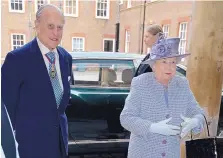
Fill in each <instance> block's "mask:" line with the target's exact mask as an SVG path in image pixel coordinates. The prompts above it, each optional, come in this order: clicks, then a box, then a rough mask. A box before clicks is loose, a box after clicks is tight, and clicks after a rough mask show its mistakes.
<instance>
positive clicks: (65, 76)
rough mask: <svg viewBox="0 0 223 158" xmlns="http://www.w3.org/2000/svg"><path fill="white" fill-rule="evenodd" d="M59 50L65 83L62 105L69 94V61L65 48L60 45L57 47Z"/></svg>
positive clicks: (61, 70)
mask: <svg viewBox="0 0 223 158" xmlns="http://www.w3.org/2000/svg"><path fill="white" fill-rule="evenodd" d="M57 52H58V54H59V62H60V72H61V79H62V83H63V89H64V91H63V97H62V99H61V102H60V106H59V107H61V105H64V104H63V102H64V98H66V96H67V95H68V93H67V91H68V70H67V69H68V67H67V66H68V63H67V62H68V61H67V60H66V55H65V54H64V52H63V50H62V49H61V48H59V47H57Z"/></svg>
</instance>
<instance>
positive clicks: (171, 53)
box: [142, 38, 190, 64]
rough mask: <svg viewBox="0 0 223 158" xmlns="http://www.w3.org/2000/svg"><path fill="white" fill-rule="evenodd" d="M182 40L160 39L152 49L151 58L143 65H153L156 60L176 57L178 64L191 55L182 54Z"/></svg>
mask: <svg viewBox="0 0 223 158" xmlns="http://www.w3.org/2000/svg"><path fill="white" fill-rule="evenodd" d="M179 43H180V38H162V39H159V40H158V41H157V42H156V43H155V44H154V45H153V46H152V48H151V51H150V57H149V59H147V60H146V61H144V62H142V64H152V63H153V62H154V61H156V60H160V59H165V58H172V57H176V58H177V62H179V61H180V60H181V59H182V58H184V57H186V56H188V55H190V54H189V53H186V54H180V53H179V51H178V49H179Z"/></svg>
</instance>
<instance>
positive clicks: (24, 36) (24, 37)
mask: <svg viewBox="0 0 223 158" xmlns="http://www.w3.org/2000/svg"><path fill="white" fill-rule="evenodd" d="M13 35H23V39H24V45H25V44H26V35H25V34H22V33H11V50H14V49H13V46H14V45H13Z"/></svg>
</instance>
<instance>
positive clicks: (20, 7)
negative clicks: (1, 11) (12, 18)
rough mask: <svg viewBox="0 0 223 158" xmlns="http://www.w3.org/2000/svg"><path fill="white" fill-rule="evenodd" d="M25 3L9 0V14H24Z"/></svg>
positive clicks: (21, 0) (19, 0) (20, 0)
mask: <svg viewBox="0 0 223 158" xmlns="http://www.w3.org/2000/svg"><path fill="white" fill-rule="evenodd" d="M24 2H25V1H24V0H10V1H9V3H10V4H9V11H10V12H18V13H24V12H25V3H24Z"/></svg>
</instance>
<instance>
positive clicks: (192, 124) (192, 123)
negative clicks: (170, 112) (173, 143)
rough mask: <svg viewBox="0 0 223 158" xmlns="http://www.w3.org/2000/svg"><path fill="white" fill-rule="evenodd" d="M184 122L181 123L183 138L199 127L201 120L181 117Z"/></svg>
mask: <svg viewBox="0 0 223 158" xmlns="http://www.w3.org/2000/svg"><path fill="white" fill-rule="evenodd" d="M180 117H181V119H182V120H184V122H182V123H181V126H182V130H181V133H180V136H181V138H183V137H185V136H186V135H187V134H188V133H189V132H190V131H191V130H192V129H194V128H196V127H198V126H199V120H198V119H197V118H188V117H184V116H183V115H181V116H180Z"/></svg>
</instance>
